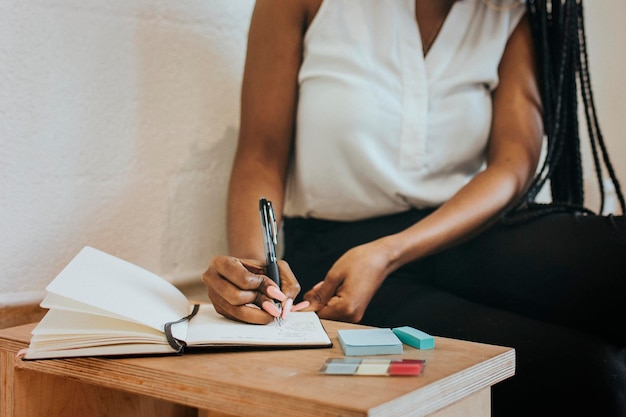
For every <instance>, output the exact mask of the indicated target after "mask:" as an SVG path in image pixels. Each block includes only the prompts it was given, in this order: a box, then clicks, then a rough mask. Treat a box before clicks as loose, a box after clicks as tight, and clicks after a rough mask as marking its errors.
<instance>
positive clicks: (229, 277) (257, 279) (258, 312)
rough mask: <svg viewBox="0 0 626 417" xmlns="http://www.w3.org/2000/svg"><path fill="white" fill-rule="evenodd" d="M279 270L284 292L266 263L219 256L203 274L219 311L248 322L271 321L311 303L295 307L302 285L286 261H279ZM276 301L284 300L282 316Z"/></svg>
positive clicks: (226, 315)
mask: <svg viewBox="0 0 626 417" xmlns="http://www.w3.org/2000/svg"><path fill="white" fill-rule="evenodd" d="M278 270H279V272H280V279H281V286H282V291H281V288H278V286H277V285H276V283H275V282H274V281H272V280H271V279H270V278H269V277H268V276H267V275H265V264H264V263H263V262H259V261H255V260H249V259H239V258H235V257H232V256H216V257H214V258H213V259H211V262H210V264H209V268H208V269H207V270H206V272H205V273H204V274H203V275H202V281H204V283H205V284H206V286H207V288H208V294H209V298H210V299H211V302H212V303H213V305H214V306H215V310H216V311H217V312H218V313H220V314H221V315H223V316H225V317H228V318H229V319H233V320H238V321H243V322H246V323H254V324H267V323H270V322H271V321H272V320H274V319H275V318H277V317H281V318H285V317H286V316H287V315H288V314H289V312H290V311H297V310H301V309H303V308H305V307H307V306H308V305H309V303H308V302H306V303H299V304H298V305H296V306H292V303H293V299H294V298H295V297H296V296H297V295H298V293H299V292H300V284H299V283H298V281H297V280H296V277H295V276H294V275H293V272H292V271H291V268H289V265H288V264H287V263H286V262H285V261H282V260H281V261H278ZM274 300H276V301H279V302H281V303H282V310H283V311H282V316H281V313H280V311H279V309H278V308H277V307H276V306H275V305H274Z"/></svg>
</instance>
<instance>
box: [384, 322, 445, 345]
mask: <svg viewBox="0 0 626 417" xmlns="http://www.w3.org/2000/svg"><path fill="white" fill-rule="evenodd" d="M393 333H394V334H395V335H396V336H398V338H399V339H400V340H401V341H402V343H405V344H407V345H409V346H413V347H414V348H418V349H432V348H434V347H435V339H434V338H433V337H432V336H431V335H429V334H428V333H425V332H423V331H421V330H417V329H415V328H413V327H409V326H402V327H395V328H394V329H393Z"/></svg>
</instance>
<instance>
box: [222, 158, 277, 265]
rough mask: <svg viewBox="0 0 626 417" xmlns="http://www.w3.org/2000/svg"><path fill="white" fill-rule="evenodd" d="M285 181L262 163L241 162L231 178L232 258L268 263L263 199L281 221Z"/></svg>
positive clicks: (229, 215) (230, 251)
mask: <svg viewBox="0 0 626 417" xmlns="http://www.w3.org/2000/svg"><path fill="white" fill-rule="evenodd" d="M284 188H285V186H284V179H283V177H282V176H281V175H279V174H276V173H275V172H274V171H272V170H268V169H267V167H266V166H264V164H263V163H262V161H254V160H252V161H245V162H244V161H239V162H236V163H235V166H234V168H233V172H232V175H231V180H230V185H229V191H228V206H227V233H228V235H227V236H228V250H229V254H230V255H232V256H236V257H239V258H245V259H259V260H264V259H265V254H264V251H263V235H262V230H261V221H260V217H259V199H260V198H261V197H265V198H267V199H268V200H270V201H271V202H272V205H273V206H274V210H275V212H276V216H277V221H280V214H281V213H282V208H283V200H284V191H283V190H284Z"/></svg>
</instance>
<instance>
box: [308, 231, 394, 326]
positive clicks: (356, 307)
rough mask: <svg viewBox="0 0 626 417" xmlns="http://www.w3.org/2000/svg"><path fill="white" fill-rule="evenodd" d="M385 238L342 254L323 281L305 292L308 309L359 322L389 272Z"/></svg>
mask: <svg viewBox="0 0 626 417" xmlns="http://www.w3.org/2000/svg"><path fill="white" fill-rule="evenodd" d="M387 254H388V247H387V245H386V244H385V243H384V239H379V240H375V241H373V242H370V243H367V244H363V245H360V246H356V247H354V248H352V249H350V250H349V251H347V252H346V253H345V254H343V255H342V256H341V258H339V259H338V260H337V262H335V264H334V265H333V266H332V268H331V269H330V270H329V271H328V273H327V274H326V277H325V278H324V281H321V282H319V283H318V284H316V285H315V286H314V287H313V288H312V289H311V290H310V291H308V292H307V293H306V294H304V299H305V300H306V301H309V302H310V303H311V305H310V307H309V308H307V310H312V311H317V314H318V315H319V316H320V318H323V319H330V320H339V321H345V322H352V323H358V322H359V321H361V319H362V318H363V314H365V309H366V308H367V306H368V304H369V303H370V301H371V300H372V297H373V296H374V294H375V293H376V291H378V288H379V287H380V285H381V284H382V282H383V281H384V280H385V278H386V277H387V275H388V274H389V273H390V272H391V270H390V262H389V259H390V258H389V256H388V255H387Z"/></svg>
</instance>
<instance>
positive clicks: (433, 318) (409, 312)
mask: <svg viewBox="0 0 626 417" xmlns="http://www.w3.org/2000/svg"><path fill="white" fill-rule="evenodd" d="M427 213H428V212H427V211H418V210H413V211H409V212H406V213H401V214H397V215H391V216H386V217H380V218H375V219H369V220H364V221H357V222H334V221H323V220H314V219H296V218H292V219H285V221H284V238H285V241H284V242H285V253H284V258H285V260H287V261H288V262H289V264H290V266H291V268H292V269H293V271H294V273H295V274H296V277H298V280H299V281H300V283H301V285H302V289H303V291H302V293H304V292H306V291H307V290H308V289H309V288H311V287H312V286H313V285H315V284H316V283H317V282H319V281H321V280H322V279H323V278H324V276H325V274H326V272H327V271H328V270H329V268H330V267H331V266H332V264H333V263H334V262H335V260H336V259H337V258H339V257H340V256H341V255H342V254H343V253H344V252H345V251H346V250H347V249H349V248H351V247H353V246H356V245H358V244H361V243H365V242H368V241H371V240H374V239H376V238H379V237H381V236H384V235H388V234H392V233H394V232H397V231H400V230H403V229H405V228H406V227H408V226H410V225H412V224H414V223H415V222H417V221H419V220H420V219H421V218H423V217H424V216H425V215H426V214H427ZM362 323H363V324H369V325H375V326H381V327H396V326H402V325H409V326H413V327H415V328H418V329H421V330H423V331H426V332H428V333H431V334H433V335H437V336H445V337H453V338H457V339H465V340H472V341H477V342H483V343H491V344H497V345H503V346H510V347H514V348H515V349H516V356H517V366H516V375H515V376H514V377H513V378H510V379H508V380H506V381H503V382H501V383H499V384H496V385H495V386H494V387H493V397H492V405H493V415H494V416H518V415H519V416H522V415H524V416H528V415H536V416H543V415H563V416H626V217H624V216H620V217H613V216H610V217H600V216H583V215H577V214H571V213H568V214H552V215H547V216H544V217H540V218H538V219H535V220H532V221H529V222H526V223H522V224H517V225H506V224H497V225H495V226H493V227H491V228H490V229H488V230H486V231H485V232H483V233H481V234H480V235H479V236H477V237H475V238H473V239H471V240H469V241H467V242H465V243H462V244H460V245H458V246H456V247H454V248H451V249H449V250H446V251H444V252H441V253H438V254H435V255H432V256H430V257H427V258H424V259H422V260H419V261H417V262H414V263H411V264H409V265H406V266H405V267H403V268H401V269H399V270H398V271H396V272H395V273H393V274H392V275H390V276H389V277H388V278H387V279H386V280H385V282H384V283H383V285H382V286H381V288H380V289H379V291H378V292H377V294H376V295H375V296H374V298H373V299H372V302H371V303H370V305H369V306H368V309H367V311H366V313H365V316H364V318H363V320H362Z"/></svg>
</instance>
